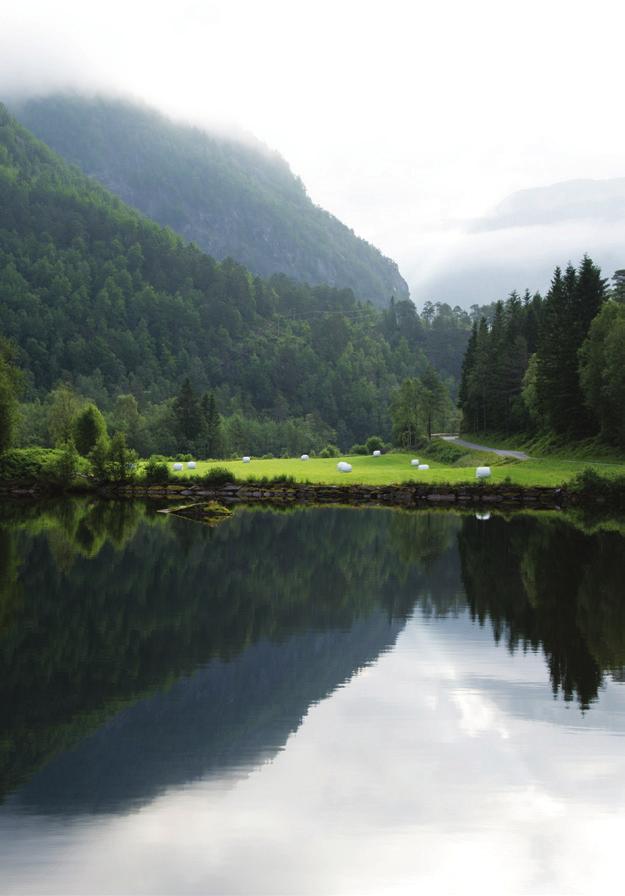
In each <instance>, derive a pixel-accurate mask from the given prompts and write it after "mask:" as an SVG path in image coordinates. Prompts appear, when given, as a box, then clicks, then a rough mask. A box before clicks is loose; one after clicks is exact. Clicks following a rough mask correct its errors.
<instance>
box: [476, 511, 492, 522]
mask: <svg viewBox="0 0 625 896" xmlns="http://www.w3.org/2000/svg"><path fill="white" fill-rule="evenodd" d="M475 519H476V520H489V519H490V510H478V512H477V513H476V514H475Z"/></svg>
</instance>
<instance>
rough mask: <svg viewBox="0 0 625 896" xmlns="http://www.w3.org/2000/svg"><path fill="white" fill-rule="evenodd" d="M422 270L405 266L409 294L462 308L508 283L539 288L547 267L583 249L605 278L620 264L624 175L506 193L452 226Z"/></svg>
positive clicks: (624, 248) (499, 294)
mask: <svg viewBox="0 0 625 896" xmlns="http://www.w3.org/2000/svg"><path fill="white" fill-rule="evenodd" d="M446 241H447V245H446V248H445V250H444V251H443V252H441V253H439V257H438V259H437V260H436V261H435V262H434V263H433V264H432V266H431V267H430V268H429V269H428V268H427V266H426V267H422V268H421V270H420V271H417V270H412V271H411V270H408V271H407V273H408V278H409V281H411V282H412V284H413V287H412V295H413V298H414V299H415V301H417V302H422V301H426V300H428V299H429V300H432V301H444V302H449V303H450V304H452V305H455V304H458V305H462V306H464V307H468V306H469V305H471V304H474V303H486V302H489V301H493V300H496V299H501V298H505V297H506V295H508V294H509V293H510V292H511V290H513V289H516V290H517V291H522V290H524V289H526V288H528V289H529V290H530V291H532V292H534V291H535V290H539V291H541V292H543V291H544V290H546V289H547V287H548V285H549V282H550V279H551V276H552V274H553V269H554V267H555V266H556V265H561V266H564V265H565V264H566V263H567V262H568V261H569V260H571V261H573V263H576V262H577V261H578V260H579V259H580V258H581V256H582V255H583V254H584V253H587V254H588V255H590V256H591V257H592V258H593V260H594V261H595V262H596V263H597V264H599V265H600V267H601V268H602V271H603V274H604V276H606V277H611V276H612V274H613V273H614V271H615V270H617V269H618V268H622V267H625V178H622V177H620V178H610V179H606V180H570V181H564V182H561V183H556V184H552V185H550V186H546V187H536V188H533V189H528V190H521V191H518V192H516V193H512V194H511V195H509V196H507V197H506V198H505V199H503V200H502V201H501V202H500V203H499V204H498V205H496V206H495V207H494V208H493V210H492V211H491V212H490V213H488V214H486V215H484V216H483V217H480V218H477V219H474V220H472V221H467V222H464V224H462V225H458V228H457V229H456V230H455V231H453V232H451V233H450V234H448V235H447V237H446Z"/></svg>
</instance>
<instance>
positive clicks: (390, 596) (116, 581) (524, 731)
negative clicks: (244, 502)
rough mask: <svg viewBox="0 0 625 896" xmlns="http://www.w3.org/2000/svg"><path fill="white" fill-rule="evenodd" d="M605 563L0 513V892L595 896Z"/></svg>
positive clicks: (309, 530) (622, 569)
mask: <svg viewBox="0 0 625 896" xmlns="http://www.w3.org/2000/svg"><path fill="white" fill-rule="evenodd" d="M624 533H625V527H623V526H621V525H619V523H618V522H617V521H604V522H599V523H597V522H594V523H589V522H588V521H586V522H584V521H580V520H574V519H571V518H566V517H563V516H561V515H558V514H555V513H554V514H551V513H545V514H542V515H535V514H534V515H532V514H515V515H513V516H511V517H510V518H509V519H505V518H503V517H499V516H496V515H493V516H491V518H490V519H488V520H480V519H477V518H476V517H475V515H473V514H464V515H459V514H454V513H450V512H439V513H437V512H423V513H421V512H419V513H417V512H414V513H406V512H401V511H394V510H382V509H366V510H363V509H358V510H354V509H336V508H323V509H313V508H308V509H301V510H297V511H294V512H289V513H277V512H272V511H268V510H259V509H255V510H246V509H243V508H241V509H237V511H236V513H235V514H234V515H233V517H232V518H231V519H230V520H228V521H227V522H226V523H224V524H222V525H220V526H218V527H217V528H212V529H211V528H208V527H205V526H203V525H201V524H199V523H191V522H188V521H185V520H179V519H170V518H165V517H163V516H161V515H157V514H154V513H153V512H151V511H149V510H147V509H146V508H145V507H144V506H142V505H140V504H130V503H122V504H115V503H92V502H71V503H63V504H59V505H48V506H44V507H35V506H26V505H25V506H24V507H22V508H16V507H6V508H4V509H3V510H2V511H1V512H0V707H1V712H2V716H1V728H2V730H1V735H0V798H1V800H2V805H1V806H0V889H1V890H2V892H7V893H55V894H57V893H58V894H60V893H63V894H74V893H76V894H78V893H83V894H91V893H93V894H104V893H163V894H164V893H174V892H175V893H241V894H243V893H245V894H248V893H266V894H269V893H303V894H321V893H323V894H326V893H340V894H342V893H345V894H367V893H371V894H373V893H376V894H377V893H414V892H415V891H416V890H417V889H419V890H420V891H421V892H425V893H428V894H431V893H450V892H458V893H467V892H479V893H482V894H483V893H552V894H553V893H588V892H602V891H607V890H611V889H612V888H613V886H614V884H615V881H617V880H619V879H620V856H619V849H618V846H619V845H620V842H621V840H622V838H623V836H624V835H625V813H624V812H623V809H625V751H624V749H623V747H624V741H623V739H622V734H623V732H625V690H624V689H623V686H622V684H621V682H622V681H623V679H624V678H625V590H624V585H623V583H624V582H625V550H624V548H625V534H624Z"/></svg>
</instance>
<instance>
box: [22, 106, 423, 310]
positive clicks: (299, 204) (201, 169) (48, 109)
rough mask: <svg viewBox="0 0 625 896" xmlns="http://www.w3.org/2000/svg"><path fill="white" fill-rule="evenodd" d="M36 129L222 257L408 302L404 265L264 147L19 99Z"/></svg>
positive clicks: (120, 110)
mask: <svg viewBox="0 0 625 896" xmlns="http://www.w3.org/2000/svg"><path fill="white" fill-rule="evenodd" d="M12 110H13V111H14V113H15V114H16V116H17V117H18V119H19V120H20V121H21V122H22V124H24V125H25V126H26V127H27V128H28V129H29V130H31V131H32V132H33V133H34V134H35V135H36V136H37V137H39V138H40V139H41V140H43V141H44V142H45V143H46V144H48V146H50V147H52V149H54V150H55V151H56V152H58V153H59V154H60V155H61V156H63V157H64V158H65V159H66V160H68V161H70V162H72V163H73V164H75V165H77V166H78V167H80V168H81V169H82V170H83V171H84V172H85V173H86V174H88V175H90V176H91V177H94V178H95V179H96V180H98V181H100V182H101V183H102V184H103V185H104V186H105V187H107V188H108V189H109V190H111V192H113V193H115V194H116V195H118V196H119V197H120V198H121V199H123V200H124V202H127V203H128V204H129V205H132V206H133V207H134V208H136V209H138V210H139V211H141V212H142V213H143V214H145V215H147V216H149V217H150V218H152V219H153V220H155V221H157V222H158V223H159V224H162V225H164V226H167V227H170V228H171V229H172V230H174V231H176V232H177V233H179V234H180V235H181V236H183V237H184V238H185V239H188V240H191V241H193V242H195V243H197V245H198V246H199V247H200V248H201V249H203V250H204V251H206V252H208V253H209V254H210V255H212V256H213V257H215V258H217V259H218V260H222V259H224V258H226V257H231V258H233V259H235V260H236V261H238V262H240V263H241V264H244V265H245V266H246V267H247V268H249V269H250V270H251V271H252V272H253V273H255V274H258V275H260V276H269V275H271V274H274V273H285V274H287V275H288V276H290V277H293V278H295V279H298V280H302V281H304V282H307V283H310V284H321V283H325V284H328V285H330V286H337V287H340V288H351V289H352V290H353V291H354V292H355V293H356V295H357V296H358V297H359V298H360V299H363V300H369V301H371V302H373V303H374V304H377V305H379V306H386V305H387V304H388V301H389V299H390V297H391V296H392V295H394V296H395V298H397V299H406V298H409V290H408V286H407V284H406V282H405V280H404V279H403V277H402V276H401V274H400V272H399V269H398V267H397V265H396V264H395V262H394V261H392V260H391V259H389V258H386V257H385V256H384V255H382V253H381V252H379V250H378V249H376V248H375V247H374V246H372V245H370V244H369V243H367V242H366V241H365V240H363V239H361V238H360V237H357V236H356V235H355V234H354V232H353V231H352V230H350V229H349V228H348V227H346V226H345V225H344V224H343V223H341V222H340V221H339V220H338V219H337V218H335V217H334V216H333V215H331V214H330V213H329V212H327V211H325V210H323V209H322V208H320V207H318V206H316V205H315V204H314V203H313V202H312V200H311V199H310V198H309V196H308V195H307V193H306V190H305V188H304V185H303V183H302V182H301V180H300V179H299V178H297V177H296V176H295V175H294V174H293V173H292V172H291V170H290V168H289V166H288V164H287V163H286V161H285V160H284V159H283V158H282V157H281V156H280V155H279V154H278V153H276V152H271V151H270V150H268V149H267V148H266V147H264V146H263V145H262V144H261V143H254V142H253V141H252V140H250V141H248V142H242V141H238V140H235V139H232V138H228V137H224V136H218V135H213V134H210V133H208V132H207V131H203V130H200V129H198V128H195V127H192V126H189V125H184V124H178V123H175V122H173V121H171V120H170V119H167V118H166V117H165V116H163V115H161V114H160V113H159V112H157V111H155V110H153V109H150V108H148V107H147V106H143V105H139V104H135V103H131V102H129V101H126V100H118V99H112V98H107V97H96V98H86V97H79V96H73V95H71V96H70V95H61V94H55V95H52V96H48V97H44V98H38V99H30V100H27V101H23V102H21V103H19V104H13V106H12Z"/></svg>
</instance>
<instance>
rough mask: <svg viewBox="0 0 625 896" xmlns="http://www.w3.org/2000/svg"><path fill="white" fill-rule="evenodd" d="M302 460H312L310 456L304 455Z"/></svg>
mask: <svg viewBox="0 0 625 896" xmlns="http://www.w3.org/2000/svg"><path fill="white" fill-rule="evenodd" d="M300 460H310V456H309V455H308V454H302V456H301V457H300Z"/></svg>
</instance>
